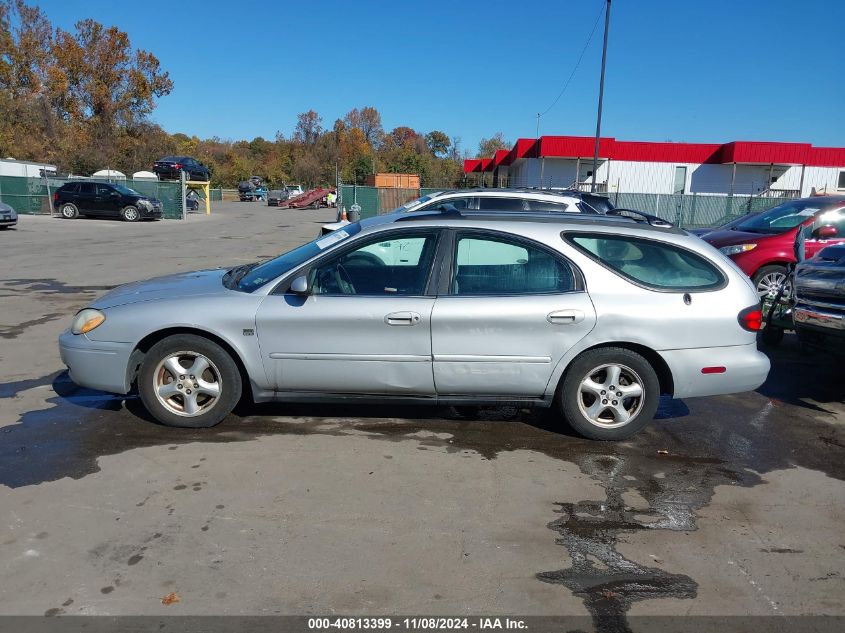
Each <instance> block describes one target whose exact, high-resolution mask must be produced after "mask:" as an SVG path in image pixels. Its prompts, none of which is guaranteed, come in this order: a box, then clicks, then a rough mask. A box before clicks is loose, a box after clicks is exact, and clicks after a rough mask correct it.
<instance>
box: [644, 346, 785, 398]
mask: <svg viewBox="0 0 845 633" xmlns="http://www.w3.org/2000/svg"><path fill="white" fill-rule="evenodd" d="M658 353H659V354H660V356H661V357H662V358H663V360H665V361H666V364H667V365H668V366H669V370H670V371H671V372H672V379H673V382H674V384H675V391H674V397H676V398H694V397H698V396H717V395H723V394H728V393H742V392H743V391H753V390H755V389H757V387H759V386H760V385H762V384H763V383H764V382H765V381H766V377H767V376H768V375H769V369H770V368H771V363H770V361H769V357H768V356H766V355H765V354H763V353H762V352H760V351H759V350H758V349H757V343H750V344H748V345H731V346H729V347H702V348H696V349H673V350H664V351H662V352H658ZM704 367H724V368H725V371H724V372H723V373H714V374H704V373H702V372H701V370H702V368H704Z"/></svg>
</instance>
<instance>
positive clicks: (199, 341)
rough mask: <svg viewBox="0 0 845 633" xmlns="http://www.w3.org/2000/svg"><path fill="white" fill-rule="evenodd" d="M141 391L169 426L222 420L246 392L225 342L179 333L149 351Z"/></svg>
mask: <svg viewBox="0 0 845 633" xmlns="http://www.w3.org/2000/svg"><path fill="white" fill-rule="evenodd" d="M138 393H139V395H140V396H141V401H142V402H143V403H144V406H145V407H146V408H147V410H148V411H149V412H150V413H151V414H152V416H153V417H154V418H155V419H156V420H158V421H159V422H161V423H162V424H166V425H168V426H181V427H189V428H201V427H208V426H214V425H215V424H218V423H219V422H220V421H222V420H223V418H225V417H226V416H227V415H229V413H230V412H231V411H232V409H233V408H234V407H235V405H236V404H237V403H238V400H239V399H240V397H241V376H240V372H239V371H238V368H237V365H235V362H234V361H233V360H232V357H231V356H230V355H229V354H228V353H227V352H226V350H224V349H223V348H222V347H220V346H219V345H217V344H216V343H214V342H213V341H210V340H208V339H206V338H203V337H201V336H196V335H193V334H177V335H175V336H169V337H167V338H165V339H163V340H161V341H159V342H158V343H156V344H155V345H153V347H152V348H150V350H149V351H148V352H147V354H146V355H145V356H144V361H143V363H142V364H141V370H140V372H139V374H138Z"/></svg>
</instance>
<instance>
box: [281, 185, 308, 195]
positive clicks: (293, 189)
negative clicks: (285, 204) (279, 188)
mask: <svg viewBox="0 0 845 633" xmlns="http://www.w3.org/2000/svg"><path fill="white" fill-rule="evenodd" d="M285 189H286V190H287V192H288V198H295V197H296V196H301V195H302V194H303V193H305V190H304V189H303V188H302V185H287V186H286V187H285Z"/></svg>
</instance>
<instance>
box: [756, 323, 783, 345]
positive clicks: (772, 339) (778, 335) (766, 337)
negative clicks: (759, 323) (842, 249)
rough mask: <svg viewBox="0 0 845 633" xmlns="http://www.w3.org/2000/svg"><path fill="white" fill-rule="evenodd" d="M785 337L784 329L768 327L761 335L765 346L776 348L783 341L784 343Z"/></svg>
mask: <svg viewBox="0 0 845 633" xmlns="http://www.w3.org/2000/svg"><path fill="white" fill-rule="evenodd" d="M783 335H784V330H783V328H782V327H777V326H776V325H767V326H766V327H765V328H763V331H762V332H761V333H760V338H761V339H762V340H763V343H764V344H766V345H770V346H772V347H774V346H775V345H780V343H781V341H783Z"/></svg>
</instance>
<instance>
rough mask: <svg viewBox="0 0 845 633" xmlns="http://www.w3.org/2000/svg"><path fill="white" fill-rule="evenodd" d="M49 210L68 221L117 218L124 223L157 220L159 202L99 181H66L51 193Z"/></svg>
mask: <svg viewBox="0 0 845 633" xmlns="http://www.w3.org/2000/svg"><path fill="white" fill-rule="evenodd" d="M53 208H54V209H55V210H56V211H58V213H59V215H61V216H62V217H63V218H66V219H68V220H72V219H73V218H78V217H79V216H80V215H85V216H96V217H105V218H120V219H122V220H126V221H127V222H136V221H138V220H158V219H160V218H161V202H159V201H158V200H157V199H155V198H148V197H146V196H142V195H141V194H140V193H138V192H137V191H135V190H133V189H130V188H129V187H124V186H123V185H113V184H109V183H103V182H68V183H65V184H64V185H62V186H61V187H59V188H58V189H56V192H55V193H54V194H53Z"/></svg>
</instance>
